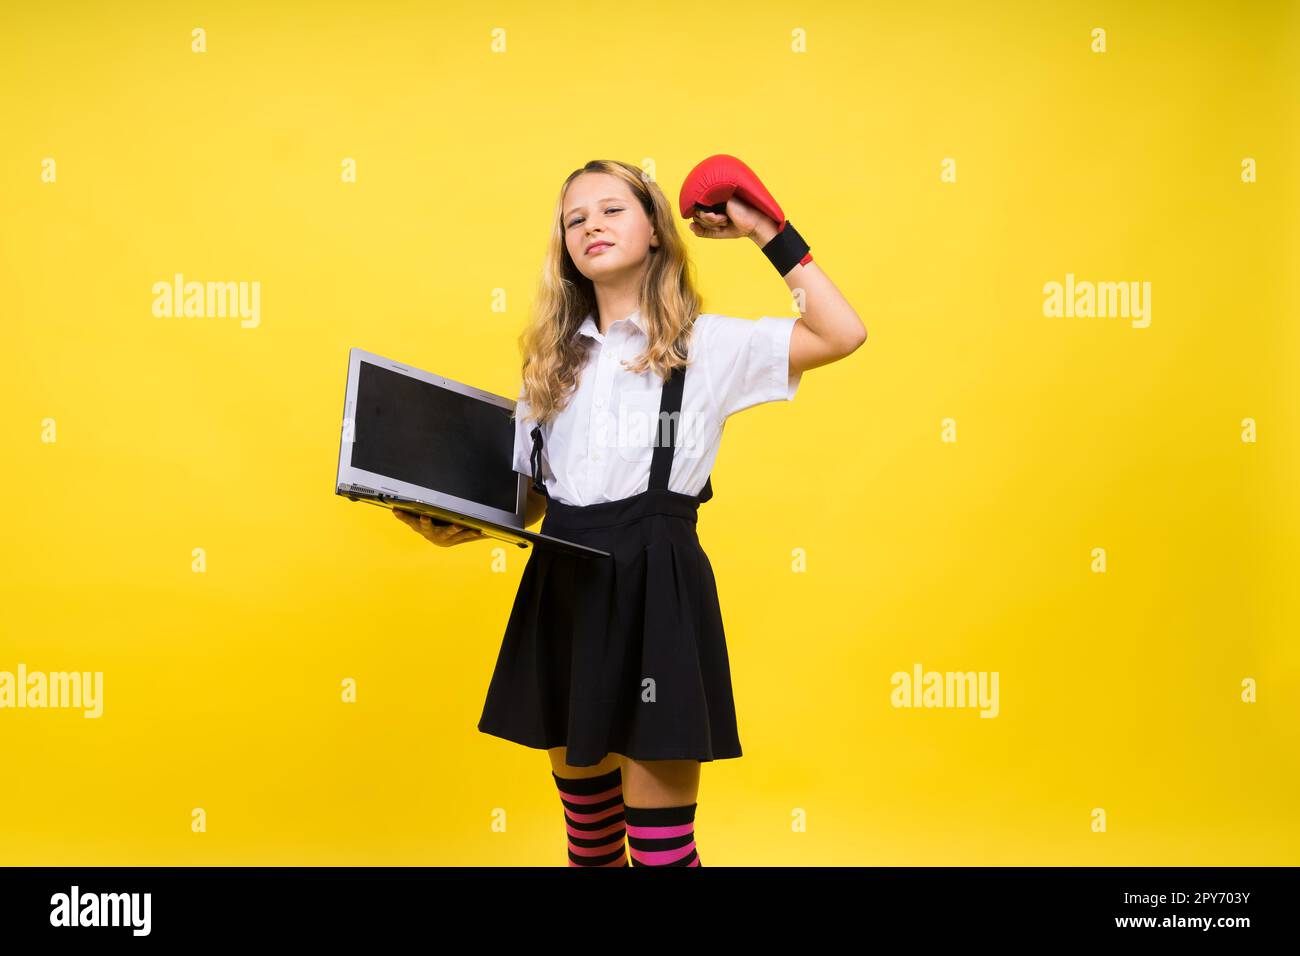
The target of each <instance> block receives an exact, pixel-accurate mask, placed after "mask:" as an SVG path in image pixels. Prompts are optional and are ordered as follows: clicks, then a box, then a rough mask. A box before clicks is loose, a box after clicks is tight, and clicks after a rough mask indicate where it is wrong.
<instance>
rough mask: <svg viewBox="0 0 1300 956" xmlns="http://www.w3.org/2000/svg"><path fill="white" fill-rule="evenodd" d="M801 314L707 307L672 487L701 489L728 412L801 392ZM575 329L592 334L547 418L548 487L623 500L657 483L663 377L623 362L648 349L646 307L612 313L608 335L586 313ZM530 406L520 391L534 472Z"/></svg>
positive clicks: (578, 501) (520, 434)
mask: <svg viewBox="0 0 1300 956" xmlns="http://www.w3.org/2000/svg"><path fill="white" fill-rule="evenodd" d="M797 321H798V319H795V318H772V317H770V316H765V317H763V318H761V319H758V320H757V321H751V320H749V319H740V318H732V317H730V316H725V315H713V314H708V313H706V314H703V315H700V316H699V317H698V318H696V320H695V332H694V335H693V337H692V340H691V349H690V353H689V355H688V358H689V359H690V361H691V362H692V364H691V366H690V368H688V369H687V373H686V384H685V386H684V388H683V390H682V410H681V417H680V419H679V422H678V425H677V434H678V439H677V448H676V449H675V450H674V453H673V467H672V472H671V473H670V475H669V478H668V490H669V491H677V492H681V493H682V494H686V495H697V494H699V493H700V491H701V490H702V489H703V488H704V483H705V482H706V481H707V480H708V478H709V474H710V473H711V472H712V470H713V463H714V460H715V459H716V458H717V456H718V449H719V447H720V446H721V443H722V431H723V427H724V426H725V424H726V420H727V419H728V418H729V417H730V416H732V415H734V414H736V412H740V411H744V410H745V409H747V408H752V407H753V406H755V405H759V404H762V403H763V402H775V401H790V400H791V399H793V398H794V396H795V392H796V391H797V390H798V388H799V380H800V377H801V376H800V375H791V374H790V336H791V334H792V333H793V331H794V325H795V322H797ZM576 334H577V335H578V336H579V337H585V338H586V339H587V340H588V341H587V342H586V345H587V359H586V364H585V365H584V366H583V368H582V371H581V374H580V375H579V378H578V386H577V389H576V391H575V393H574V395H573V396H572V397H571V398H570V400H569V404H568V406H567V407H566V408H565V409H564V410H563V411H562V412H560V413H559V414H558V415H557V416H556V417H555V418H553V419H552V420H551V421H549V422H547V423H546V424H545V425H544V426H542V445H543V447H542V468H541V474H542V480H543V481H544V482H545V484H546V490H547V492H548V494H549V495H550V496H551V497H552V498H555V499H558V500H559V501H562V502H564V503H565V504H572V505H580V506H581V505H590V504H596V503H598V502H602V501H620V500H622V499H624V498H628V497H631V496H632V495H636V494H640V493H641V492H643V491H645V490H646V489H647V488H648V487H649V485H650V460H651V458H652V457H653V455H654V437H655V427H656V425H657V421H658V414H659V397H660V387H661V385H662V379H660V378H659V377H658V376H656V375H655V373H654V371H653V370H652V369H647V370H646V371H645V372H643V373H640V374H637V373H634V372H630V371H628V370H627V369H626V368H624V367H622V365H621V363H622V362H629V363H630V362H633V361H635V359H636V357H637V356H638V355H640V354H641V352H642V350H643V349H644V348H645V345H646V342H647V337H646V333H645V326H644V324H643V321H642V318H641V313H640V311H637V312H633V313H632V314H631V315H629V316H628V317H627V318H626V319H620V320H619V321H617V322H614V323H613V324H612V325H610V327H609V330H608V332H606V333H605V334H604V335H602V334H601V332H600V329H599V326H598V325H597V323H596V320H595V317H594V316H593V315H590V314H589V315H588V316H587V317H586V319H584V320H583V323H582V325H581V326H580V327H579V329H578V331H577V333H576ZM527 411H528V404H527V401H526V400H525V399H524V395H523V391H522V390H521V391H520V394H519V399H518V408H517V410H516V415H515V453H514V469H515V471H517V472H519V473H520V474H523V475H529V476H530V477H531V475H532V465H531V456H532V451H533V439H532V430H533V426H534V425H535V424H536V422H533V421H530V420H528V418H527Z"/></svg>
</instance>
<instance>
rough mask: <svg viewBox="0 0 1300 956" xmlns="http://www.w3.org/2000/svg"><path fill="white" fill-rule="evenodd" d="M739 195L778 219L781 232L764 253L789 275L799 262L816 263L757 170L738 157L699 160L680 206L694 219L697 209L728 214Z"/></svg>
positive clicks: (683, 215) (690, 174) (724, 155)
mask: <svg viewBox="0 0 1300 956" xmlns="http://www.w3.org/2000/svg"><path fill="white" fill-rule="evenodd" d="M732 196H735V197H736V198H737V199H739V200H740V201H741V202H743V203H746V204H747V205H750V206H753V207H754V208H755V209H757V210H758V211H759V212H761V213H763V215H765V216H767V217H768V218H769V219H772V220H774V221H775V222H776V226H777V234H776V236H775V237H773V239H772V240H771V241H770V242H769V243H768V244H767V245H765V246H764V247H763V252H764V254H765V255H767V257H768V259H769V260H771V262H772V264H773V265H774V266H776V270H777V271H778V272H779V273H781V275H785V274H786V273H787V272H789V271H790V270H791V269H793V268H794V267H795V265H807V264H808V263H810V262H812V253H811V252H809V251H808V244H807V243H806V242H804V241H803V237H802V236H800V235H799V234H798V233H797V232H795V230H794V226H793V225H791V224H790V221H789V220H788V219H786V218H785V213H783V212H782V211H781V207H780V206H779V205H778V204H777V201H776V200H775V199H773V198H772V194H771V193H769V192H768V191H767V189H766V188H765V187H764V186H763V183H762V181H761V180H760V179H759V178H758V177H757V176H756V175H754V171H753V170H752V169H750V168H749V167H748V166H746V165H745V164H744V163H742V162H741V161H740V160H739V159H737V158H736V157H735V156H728V155H727V154H726V153H718V154H717V155H716V156H710V157H709V158H708V159H706V160H704V161H703V162H702V163H699V164H698V165H697V166H696V167H695V168H694V169H692V170H691V171H690V173H689V174H688V175H687V177H686V181H685V182H683V183H682V191H681V195H680V196H679V197H678V207H679V209H680V210H681V214H682V218H683V219H692V218H694V216H695V213H696V210H697V209H698V210H700V211H703V212H716V213H720V214H722V215H724V216H725V215H726V214H727V200H728V199H730V198H731V197H732Z"/></svg>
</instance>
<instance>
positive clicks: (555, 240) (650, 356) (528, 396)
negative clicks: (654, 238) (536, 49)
mask: <svg viewBox="0 0 1300 956" xmlns="http://www.w3.org/2000/svg"><path fill="white" fill-rule="evenodd" d="M583 173H608V174H609V175H611V176H617V177H618V178H619V179H621V180H623V181H624V182H625V183H627V185H628V188H629V189H630V190H631V191H632V195H633V196H634V197H636V199H637V201H638V202H640V204H641V208H642V209H644V210H645V213H646V216H648V217H649V219H650V222H651V224H652V225H653V226H654V228H655V232H656V233H657V234H658V238H659V246H658V247H657V248H656V247H654V246H651V247H650V250H649V252H648V256H649V262H648V265H647V268H646V273H645V281H644V282H643V283H642V286H641V304H640V309H641V318H642V320H643V322H644V323H645V327H646V332H647V336H648V338H649V340H650V342H649V344H648V345H647V346H646V348H645V351H644V352H642V353H641V355H640V356H638V357H637V359H636V360H635V361H634V362H625V363H624V364H625V366H626V367H627V368H628V369H630V370H631V371H634V372H638V373H640V372H644V371H646V370H647V369H650V368H653V369H654V371H655V374H656V375H658V376H659V377H660V378H666V377H667V375H668V372H669V370H670V369H673V368H678V367H683V366H686V365H687V364H688V363H687V356H688V355H689V354H690V352H689V349H690V340H691V333H692V331H693V329H694V325H695V317H696V316H697V315H698V314H699V311H700V306H701V304H702V300H701V298H700V294H699V292H697V291H696V288H695V281H694V278H693V276H692V266H691V261H690V257H689V256H688V255H687V253H686V244H685V243H684V242H683V241H682V237H681V236H680V235H679V234H678V232H677V224H676V215H675V213H676V210H675V209H674V208H673V206H672V205H671V204H670V203H669V202H668V199H667V198H666V197H665V196H664V194H663V190H661V189H660V188H659V184H658V183H656V182H654V181H653V180H650V181H648V182H647V181H646V180H645V179H644V178H643V177H642V175H641V170H639V169H638V168H637V167H635V166H633V165H631V164H629V163H624V162H621V161H619V160H612V159H596V160H592V161H591V162H589V163H587V164H586V165H585V166H583V167H582V168H580V169H575V170H574V171H573V172H572V173H570V174H569V178H568V179H566V180H565V181H564V185H563V186H561V187H560V194H559V196H558V197H557V198H556V200H555V221H554V223H553V225H552V227H551V238H550V242H549V244H548V246H547V250H546V261H545V263H544V264H543V266H542V278H541V283H540V288H539V291H538V296H537V301H536V302H535V303H534V306H533V310H532V319H531V321H530V322H529V325H528V327H527V328H526V329H524V331H523V333H522V334H521V335H520V336H519V349H520V352H521V353H522V354H523V397H524V399H525V400H526V401H527V402H528V406H529V416H528V417H529V419H531V420H533V421H535V422H536V423H539V424H540V423H543V422H546V421H548V420H549V419H550V418H551V417H553V416H554V415H555V414H556V413H557V412H560V411H562V410H563V409H564V408H565V407H566V406H567V405H568V403H569V399H570V398H571V397H572V395H573V392H574V390H575V389H576V387H577V384H578V375H579V373H580V371H581V368H582V364H583V361H584V358H585V354H586V346H585V345H584V344H583V343H582V342H581V341H580V337H579V336H578V335H577V331H578V327H579V326H580V325H582V321H583V319H585V318H586V317H587V315H588V313H591V314H598V313H597V309H596V291H595V286H594V285H593V284H592V282H591V280H590V279H588V278H587V277H586V276H584V275H583V274H582V273H581V272H579V271H578V267H577V266H576V265H574V263H573V259H572V258H571V257H570V256H569V250H568V247H567V246H566V245H565V243H564V193H565V190H567V189H568V188H569V184H570V183H572V182H573V181H574V180H575V179H577V178H578V177H579V176H581V175H582V174H583Z"/></svg>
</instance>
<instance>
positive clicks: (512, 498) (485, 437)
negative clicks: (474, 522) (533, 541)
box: [352, 361, 519, 514]
mask: <svg viewBox="0 0 1300 956" xmlns="http://www.w3.org/2000/svg"><path fill="white" fill-rule="evenodd" d="M353 438H354V442H353V445H352V465H353V467H355V468H362V469H364V470H366V471H372V472H374V473H375V474H379V475H386V476H388V477H390V478H396V479H397V480H398V481H405V482H409V483H410V484H413V485H419V486H420V487H422V488H429V489H432V490H433V491H440V492H442V493H443V494H448V495H455V496H456V497H457V498H465V499H468V500H469V501H476V502H478V503H479V504H483V505H487V506H488V507H490V508H497V509H499V510H501V511H508V512H510V513H512V514H513V513H515V508H516V506H517V503H518V502H517V498H518V493H519V476H518V475H516V474H515V472H514V469H513V466H512V460H513V457H514V444H515V423H514V422H513V421H512V420H511V418H510V409H508V408H499V407H498V406H496V405H493V404H491V403H490V402H485V401H482V400H480V399H477V398H471V397H469V396H468V395H462V394H460V393H459V392H455V391H452V390H451V389H448V388H442V387H440V386H438V385H431V384H430V383H428V382H422V381H420V380H419V379H416V378H411V377H410V376H409V375H403V374H401V373H400V372H394V371H393V370H391V369H387V368H382V367H380V366H378V365H375V364H373V363H371V362H366V361H362V362H361V363H360V367H359V370H358V380H357V406H356V413H355V418H354V430H353Z"/></svg>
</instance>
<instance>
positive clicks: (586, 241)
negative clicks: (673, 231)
mask: <svg viewBox="0 0 1300 956" xmlns="http://www.w3.org/2000/svg"><path fill="white" fill-rule="evenodd" d="M561 208H562V209H563V211H564V220H563V223H564V244H565V245H566V246H567V247H568V250H569V255H570V256H571V257H572V258H573V261H574V264H575V265H577V267H578V271H579V272H581V273H582V274H583V275H584V276H586V277H587V278H588V279H590V280H591V281H592V282H594V283H596V284H600V283H602V282H611V281H622V280H624V279H626V278H627V277H629V276H631V275H635V274H636V272H637V271H638V270H640V269H641V268H642V267H643V265H644V263H645V261H646V257H647V255H648V254H649V249H650V247H651V246H658V245H659V237H658V235H657V234H656V233H655V229H654V225H653V224H652V223H651V222H650V217H649V216H647V215H646V213H645V210H644V209H642V208H641V204H640V203H639V202H637V200H636V197H635V196H633V195H632V190H631V189H630V188H629V187H628V185H627V183H625V182H623V180H621V179H619V178H618V177H617V176H611V175H609V174H608V173H583V174H582V175H581V176H579V177H578V178H577V179H575V180H574V181H573V182H571V183H569V188H568V189H567V190H566V191H565V193H564V203H563V205H562V206H561Z"/></svg>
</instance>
